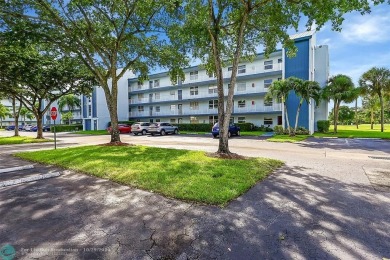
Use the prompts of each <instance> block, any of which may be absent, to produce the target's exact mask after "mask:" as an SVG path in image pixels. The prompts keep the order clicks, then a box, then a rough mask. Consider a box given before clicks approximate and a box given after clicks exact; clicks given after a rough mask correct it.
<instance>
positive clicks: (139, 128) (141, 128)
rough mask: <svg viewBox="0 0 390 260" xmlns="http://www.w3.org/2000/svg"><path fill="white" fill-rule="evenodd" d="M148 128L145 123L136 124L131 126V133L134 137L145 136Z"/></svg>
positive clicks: (148, 124) (147, 124)
mask: <svg viewBox="0 0 390 260" xmlns="http://www.w3.org/2000/svg"><path fill="white" fill-rule="evenodd" d="M149 126H150V123H147V122H137V123H134V124H132V125H131V132H132V133H133V134H134V135H138V134H142V135H146V133H147V132H148V128H149Z"/></svg>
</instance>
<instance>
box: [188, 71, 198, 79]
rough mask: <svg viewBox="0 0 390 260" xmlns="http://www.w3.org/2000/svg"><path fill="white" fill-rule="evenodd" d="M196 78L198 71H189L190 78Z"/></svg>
mask: <svg viewBox="0 0 390 260" xmlns="http://www.w3.org/2000/svg"><path fill="white" fill-rule="evenodd" d="M196 79H198V71H192V72H190V80H196Z"/></svg>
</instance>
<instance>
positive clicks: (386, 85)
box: [359, 67, 390, 132]
mask: <svg viewBox="0 0 390 260" xmlns="http://www.w3.org/2000/svg"><path fill="white" fill-rule="evenodd" d="M359 84H360V86H361V88H362V90H363V93H364V94H368V95H370V96H378V98H379V103H380V107H381V132H383V130H384V121H385V118H384V102H383V98H384V97H385V96H386V95H388V93H389V92H390V70H389V69H386V68H376V67H374V68H372V69H370V70H369V71H367V72H365V73H363V75H362V76H361V77H360V80H359Z"/></svg>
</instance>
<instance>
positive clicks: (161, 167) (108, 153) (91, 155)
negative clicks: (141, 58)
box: [16, 146, 283, 206]
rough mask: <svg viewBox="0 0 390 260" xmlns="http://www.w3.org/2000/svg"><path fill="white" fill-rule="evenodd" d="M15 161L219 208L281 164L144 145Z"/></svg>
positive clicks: (26, 154) (33, 155) (26, 156)
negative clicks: (84, 175)
mask: <svg viewBox="0 0 390 260" xmlns="http://www.w3.org/2000/svg"><path fill="white" fill-rule="evenodd" d="M16 156H17V157H20V158H23V159H27V160H31V161H35V162H41V163H45V164H51V165H57V166H61V167H65V168H67V169H71V170H76V171H80V172H83V173H86V174H89V175H93V176H96V177H100V178H104V179H109V180H112V181H114V182H117V183H121V184H125V185H129V186H133V187H138V188H141V189H144V190H148V191H154V192H158V193H161V194H163V195H166V196H168V197H172V198H178V199H182V200H188V201H196V202H201V203H207V204H215V205H220V206H223V205H226V204H227V203H228V202H229V201H230V200H232V199H234V198H236V197H238V196H240V195H241V194H243V193H244V192H246V191H247V190H248V189H249V188H251V187H252V186H253V185H255V184H256V183H257V182H258V181H260V180H262V179H264V178H265V177H267V176H268V175H269V174H271V173H272V172H273V171H274V170H275V169H276V168H278V167H280V166H281V165H282V164H283V163H282V162H281V161H277V160H272V159H265V158H248V159H246V160H229V159H218V158H213V157H209V156H207V155H206V153H205V152H200V151H187V150H176V149H165V148H154V147H146V146H115V147H113V146H84V147H76V148H65V149H57V150H51V151H38V152H23V153H18V154H17V155H16Z"/></svg>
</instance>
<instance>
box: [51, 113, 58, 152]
mask: <svg viewBox="0 0 390 260" xmlns="http://www.w3.org/2000/svg"><path fill="white" fill-rule="evenodd" d="M50 116H51V119H53V123H54V149H57V138H56V119H57V108H56V107H52V108H51V110H50Z"/></svg>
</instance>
